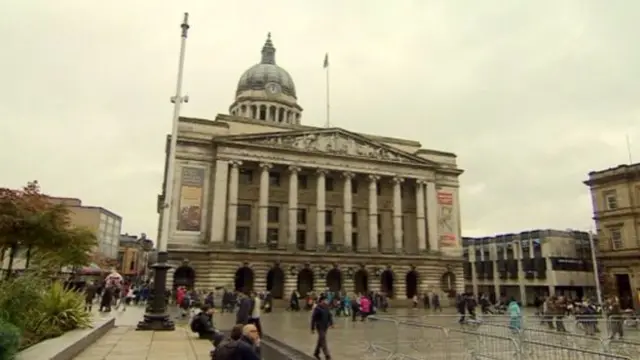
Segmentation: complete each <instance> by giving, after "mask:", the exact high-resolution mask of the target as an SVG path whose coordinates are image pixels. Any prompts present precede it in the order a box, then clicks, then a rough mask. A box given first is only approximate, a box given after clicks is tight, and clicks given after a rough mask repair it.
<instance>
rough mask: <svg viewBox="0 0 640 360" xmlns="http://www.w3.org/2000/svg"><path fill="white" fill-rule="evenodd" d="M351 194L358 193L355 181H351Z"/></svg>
mask: <svg viewBox="0 0 640 360" xmlns="http://www.w3.org/2000/svg"><path fill="white" fill-rule="evenodd" d="M351 193H352V194H357V193H358V182H357V181H356V180H355V179H351Z"/></svg>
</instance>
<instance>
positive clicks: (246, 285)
mask: <svg viewBox="0 0 640 360" xmlns="http://www.w3.org/2000/svg"><path fill="white" fill-rule="evenodd" d="M254 280H255V275H254V273H253V270H251V268H250V267H248V266H243V267H241V268H239V269H238V270H237V271H236V274H235V276H234V279H233V287H234V289H235V291H240V292H242V293H245V294H249V293H250V292H252V291H253V283H254Z"/></svg>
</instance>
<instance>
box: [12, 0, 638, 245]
mask: <svg viewBox="0 0 640 360" xmlns="http://www.w3.org/2000/svg"><path fill="white" fill-rule="evenodd" d="M177 3H178V4H180V5H174V4H177ZM97 4H101V6H100V5H97ZM221 4H224V5H221ZM184 11H189V12H190V22H191V25H192V27H191V30H190V32H189V35H190V36H189V40H188V44H187V54H186V68H185V78H184V89H185V90H187V91H188V94H189V96H190V102H189V103H188V104H187V105H186V106H184V107H183V112H182V115H184V116H194V117H203V118H211V119H213V118H214V117H215V115H216V114H218V113H227V111H228V107H229V105H230V104H231V102H232V101H233V97H234V94H235V87H236V84H237V81H238V78H239V76H240V75H241V74H242V72H243V71H244V70H245V69H246V68H248V67H250V66H251V65H253V64H255V63H257V62H258V61H259V59H260V49H261V47H262V45H263V43H264V40H265V37H266V34H267V32H269V31H271V32H272V34H273V42H274V44H275V46H276V48H277V54H276V59H277V63H278V64H279V65H281V66H283V67H284V68H285V69H287V70H288V71H289V73H290V74H291V75H292V76H293V79H294V81H295V83H296V87H297V92H298V98H299V103H300V104H301V105H302V106H303V107H304V109H305V110H304V113H303V117H302V121H303V123H304V124H306V125H317V126H322V124H323V123H324V117H325V115H324V107H325V103H324V91H325V88H324V87H325V84H324V72H323V69H322V60H323V57H324V53H325V52H326V51H328V52H329V53H330V62H331V94H332V100H331V101H332V103H331V107H332V120H333V123H334V125H335V126H339V127H343V128H346V129H348V130H352V131H360V132H367V133H371V134H381V135H387V136H394V137H399V138H409V139H415V140H419V141H420V142H421V143H422V145H423V147H425V148H430V149H438V150H445V151H451V152H455V153H457V154H458V161H459V162H458V163H459V166H460V167H461V168H463V169H465V173H464V175H463V176H462V198H461V201H462V215H463V218H462V225H463V230H464V231H463V233H464V235H466V236H476V235H490V234H495V233H501V232H510V231H522V230H529V229H535V228H557V229H565V228H580V229H587V228H588V227H589V226H590V224H591V220H590V217H591V204H590V197H589V192H588V189H587V187H586V186H584V185H583V184H582V181H583V180H585V179H586V177H587V173H588V172H589V171H590V170H598V169H604V168H607V167H610V166H614V165H617V164H620V163H625V162H627V161H628V156H627V146H626V141H625V136H626V135H627V134H628V136H629V137H630V139H631V142H632V146H631V147H632V151H633V152H634V154H635V157H636V159H635V160H636V161H637V160H638V159H640V125H639V124H640V102H639V96H638V95H639V92H640V90H639V87H638V80H639V79H640V43H639V42H638V41H637V36H636V35H637V34H638V33H640V23H638V20H637V19H638V17H639V16H640V2H638V1H631V0H629V1H623V0H620V1H600V0H583V1H580V0H561V1H558V0H550V1H546V0H536V1H517V0H510V1H506V0H503V1H498V0H482V1H477V0H466V1H463V0H441V1H434V0H413V1H410V0H397V1H392V2H390V1H382V0H351V1H337V0H325V1H294V0H271V1H258V0H244V1H225V2H220V1H209V0H197V1H196V0H191V1H179V2H176V1H159V0H136V1H127V2H125V1H122V0H120V1H111V2H97V1H87V0H58V1H51V0H21V1H8V2H5V3H4V4H3V5H2V13H0V33H2V34H3V35H4V40H3V42H2V47H1V49H2V50H1V51H0V80H1V81H2V86H0V115H1V119H0V186H11V187H19V186H20V185H22V184H24V183H26V182H27V181H28V180H31V179H38V180H39V181H40V182H41V184H42V186H43V189H44V191H45V192H47V193H49V194H52V195H58V196H71V197H78V198H81V199H82V200H83V202H84V203H85V204H87V205H97V206H103V207H105V208H107V209H109V210H111V211H113V212H115V213H117V214H120V215H121V216H122V217H123V218H124V225H123V231H127V232H130V233H140V232H146V233H149V235H150V236H152V237H155V235H156V229H157V214H156V208H155V206H156V196H157V194H158V193H159V192H160V190H161V189H160V187H161V182H162V170H163V157H164V153H163V142H164V136H165V134H167V133H168V132H169V131H170V128H171V124H170V121H171V115H172V105H171V104H170V102H169V97H170V96H172V94H173V92H174V88H175V80H176V71H177V61H178V51H179V41H180V39H179V36H180V29H179V24H180V22H181V20H182V13H183V12H184Z"/></svg>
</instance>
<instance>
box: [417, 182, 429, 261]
mask: <svg viewBox="0 0 640 360" xmlns="http://www.w3.org/2000/svg"><path fill="white" fill-rule="evenodd" d="M424 184H425V182H424V180H416V225H417V229H416V230H417V232H418V251H420V252H424V251H425V250H427V236H426V235H427V227H426V224H425V217H424Z"/></svg>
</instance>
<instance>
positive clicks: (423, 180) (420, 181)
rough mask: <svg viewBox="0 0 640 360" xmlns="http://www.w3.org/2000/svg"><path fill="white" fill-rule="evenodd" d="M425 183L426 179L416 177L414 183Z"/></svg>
mask: <svg viewBox="0 0 640 360" xmlns="http://www.w3.org/2000/svg"><path fill="white" fill-rule="evenodd" d="M426 183H427V180H426V179H416V184H418V185H425V184H426Z"/></svg>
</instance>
